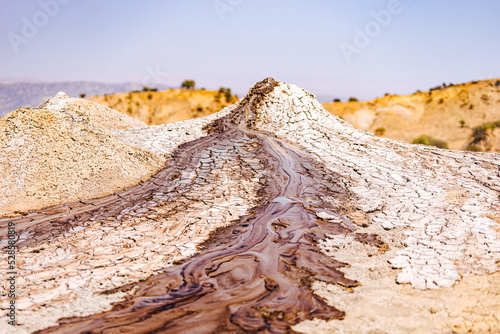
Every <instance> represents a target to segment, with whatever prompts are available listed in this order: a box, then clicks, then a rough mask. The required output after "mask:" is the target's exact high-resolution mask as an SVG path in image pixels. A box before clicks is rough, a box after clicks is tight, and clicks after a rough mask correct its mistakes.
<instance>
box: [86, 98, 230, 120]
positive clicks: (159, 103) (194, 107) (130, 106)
mask: <svg viewBox="0 0 500 334" xmlns="http://www.w3.org/2000/svg"><path fill="white" fill-rule="evenodd" d="M89 100H91V101H94V102H97V103H100V104H102V105H105V106H108V107H110V108H112V109H114V110H117V111H119V112H122V113H124V114H125V115H128V116H132V117H134V118H136V119H139V120H141V121H143V122H145V123H146V124H148V125H160V124H166V123H173V122H178V121H184V120H188V119H192V118H198V117H203V116H207V115H211V114H213V113H214V112H216V111H219V110H221V109H223V108H224V107H226V106H228V105H230V104H232V103H234V102H236V101H238V97H237V96H234V95H230V94H228V95H227V96H226V94H225V93H224V92H217V91H209V90H189V89H169V90H165V91H160V92H151V91H149V92H132V93H118V94H113V95H104V96H94V97H91V98H89Z"/></svg>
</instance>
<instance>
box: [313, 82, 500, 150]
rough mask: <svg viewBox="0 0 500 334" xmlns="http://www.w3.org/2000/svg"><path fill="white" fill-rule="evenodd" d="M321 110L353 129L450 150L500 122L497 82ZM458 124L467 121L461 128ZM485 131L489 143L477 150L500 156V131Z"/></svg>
mask: <svg viewBox="0 0 500 334" xmlns="http://www.w3.org/2000/svg"><path fill="white" fill-rule="evenodd" d="M323 106H324V107H325V109H326V110H328V111H329V112H331V113H332V114H334V115H336V116H339V117H341V118H343V119H344V120H346V121H347V122H349V123H351V124H352V125H354V126H355V127H356V128H358V129H365V130H368V131H370V132H373V133H375V134H377V135H379V136H382V137H386V138H391V139H396V140H401V141H405V142H408V143H411V142H412V141H413V140H414V139H415V138H417V137H419V136H421V135H424V134H425V135H430V136H432V137H434V138H436V139H440V140H444V141H445V142H447V143H448V147H449V148H450V149H456V150H461V149H466V148H467V146H468V145H469V144H470V141H471V139H472V138H471V135H472V132H473V128H474V127H477V126H481V125H483V124H485V123H488V122H497V121H500V80H498V79H492V80H484V81H479V82H471V83H465V84H460V85H456V86H451V87H446V88H443V89H439V90H432V91H428V92H418V93H415V94H412V95H405V96H398V95H386V96H384V97H381V98H377V99H375V100H372V101H366V102H333V103H324V104H323ZM461 120H463V121H464V122H465V124H464V125H463V126H462V125H461V124H460V121H461ZM377 129H378V131H377ZM382 129H383V130H382ZM381 132H383V134H381ZM487 133H488V138H487V140H486V141H482V142H481V143H479V144H478V145H476V146H478V147H479V148H480V149H481V151H488V152H500V128H498V127H497V128H496V129H490V130H488V131H487Z"/></svg>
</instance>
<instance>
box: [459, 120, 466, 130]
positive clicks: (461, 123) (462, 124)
mask: <svg viewBox="0 0 500 334" xmlns="http://www.w3.org/2000/svg"><path fill="white" fill-rule="evenodd" d="M458 123H460V127H461V128H463V127H464V126H465V121H464V120H463V119H461V120H459V121H458Z"/></svg>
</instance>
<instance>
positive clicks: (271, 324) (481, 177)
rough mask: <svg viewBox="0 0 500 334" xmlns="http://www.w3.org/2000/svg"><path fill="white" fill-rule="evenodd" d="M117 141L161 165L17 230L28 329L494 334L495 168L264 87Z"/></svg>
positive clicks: (294, 92) (291, 90)
mask: <svg viewBox="0 0 500 334" xmlns="http://www.w3.org/2000/svg"><path fill="white" fill-rule="evenodd" d="M113 134H114V135H115V136H117V137H118V138H120V139H121V140H123V141H125V142H127V143H129V144H133V145H135V146H137V147H140V148H143V149H145V150H148V151H151V152H154V153H156V154H164V153H168V154H170V157H169V160H168V161H167V168H165V169H164V170H162V171H161V172H159V173H158V174H156V175H155V176H154V177H153V178H152V179H150V180H149V181H146V182H144V183H141V184H140V185H138V186H136V187H133V188H129V189H127V190H124V191H122V192H117V193H116V194H114V195H111V196H108V197H104V198H100V199H96V200H92V201H89V202H88V203H87V202H85V201H83V202H80V203H74V204H73V206H74V208H73V207H72V205H71V204H69V205H62V206H59V207H56V208H50V209H48V210H47V211H46V212H45V213H43V212H38V213H34V214H33V216H32V217H35V216H36V215H39V216H36V218H35V219H38V221H37V222H36V221H35V220H33V221H30V222H29V223H27V224H25V225H23V224H21V223H19V226H20V228H21V226H23V227H24V226H27V227H26V230H23V231H24V232H25V236H24V239H23V240H22V241H21V243H20V245H21V247H20V250H19V257H20V258H21V259H23V260H22V261H24V262H23V263H22V265H21V266H20V267H21V268H20V271H21V274H20V276H21V277H22V278H21V279H20V282H19V284H20V286H21V287H22V288H21V289H20V290H21V291H23V293H22V296H20V300H19V302H20V307H19V308H20V316H19V319H20V322H21V323H20V324H21V325H22V326H21V328H22V329H24V330H26V331H37V330H38V332H39V333H67V332H96V333H97V332H98V333H115V332H127V333H146V332H158V333H160V332H161V333H179V332H189V333H213V332H217V333H246V332H250V333H257V332H262V333H294V332H300V333H330V332H341V333H342V332H345V333H358V332H359V333H398V332H414V333H448V332H452V331H455V332H460V333H461V332H464V333H465V332H467V331H472V332H474V331H475V332H492V333H494V332H495V331H496V330H497V329H498V318H497V316H496V314H498V312H497V309H498V305H499V304H500V296H499V294H498V292H497V291H496V288H495V286H496V284H497V283H496V282H497V281H498V274H497V273H495V272H496V271H498V265H499V264H500V242H499V237H500V235H499V231H500V229H499V223H500V220H499V216H498V214H497V213H498V208H499V202H498V196H499V190H500V189H499V188H498V181H499V180H500V162H499V161H500V160H499V159H498V155H494V154H473V153H464V152H453V151H444V150H439V149H429V148H424V147H419V146H413V145H407V144H403V143H399V142H395V141H391V140H384V139H380V138H376V137H374V136H373V135H371V134H368V133H365V132H362V131H359V130H355V129H354V128H352V127H351V126H350V125H348V124H346V123H345V122H342V121H341V120H339V119H338V118H336V117H333V116H331V115H329V114H328V112H326V111H325V110H324V109H323V108H322V107H321V105H320V104H319V103H318V102H317V101H316V99H315V98H314V96H313V95H311V94H309V93H307V92H305V91H303V90H302V89H300V88H298V87H296V86H293V85H286V84H283V83H279V82H275V81H274V80H273V79H266V80H264V81H262V82H260V83H258V84H256V86H254V88H252V89H251V90H250V92H249V94H248V96H247V97H246V98H244V99H242V100H240V101H239V102H238V103H237V104H235V105H233V106H231V107H229V108H226V109H225V110H223V111H222V112H220V113H218V114H214V115H212V116H209V117H207V118H204V119H199V120H193V121H188V122H181V123H179V124H169V125H166V126H158V127H149V128H137V129H123V130H114V131H113ZM179 143H184V144H182V145H180V146H179ZM72 210H73V211H72ZM77 210H81V214H80V211H77ZM77 212H78V213H77ZM43 215H45V219H46V220H45V221H43V219H44V218H42V217H43ZM25 218H27V217H25ZM25 218H19V219H25ZM4 222H6V221H0V223H1V224H2V225H0V226H3V223H4ZM44 223H45V224H46V225H43V224H44ZM30 224H31V225H30ZM37 226H40V228H39V229H38V230H37ZM42 226H43V227H42ZM0 264H1V263H0ZM477 275H480V276H477ZM481 275H482V276H481ZM34 282H36V284H34ZM485 295H487V296H488V300H487V302H485V301H484V300H482V298H483V297H482V296H485ZM49 303H50V306H48V304H49ZM78 306H81V307H80V308H78ZM56 324H57V325H56ZM1 326H2V325H1V324H0V329H1V328H2V327H1ZM49 326H52V327H49ZM47 327H49V328H47Z"/></svg>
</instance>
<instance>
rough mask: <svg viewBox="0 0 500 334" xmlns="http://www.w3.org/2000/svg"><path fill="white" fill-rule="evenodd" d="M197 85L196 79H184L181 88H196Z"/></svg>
mask: <svg viewBox="0 0 500 334" xmlns="http://www.w3.org/2000/svg"><path fill="white" fill-rule="evenodd" d="M195 86H196V83H195V82H194V80H188V79H186V80H184V81H183V82H182V84H181V88H185V89H194V87H195Z"/></svg>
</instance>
